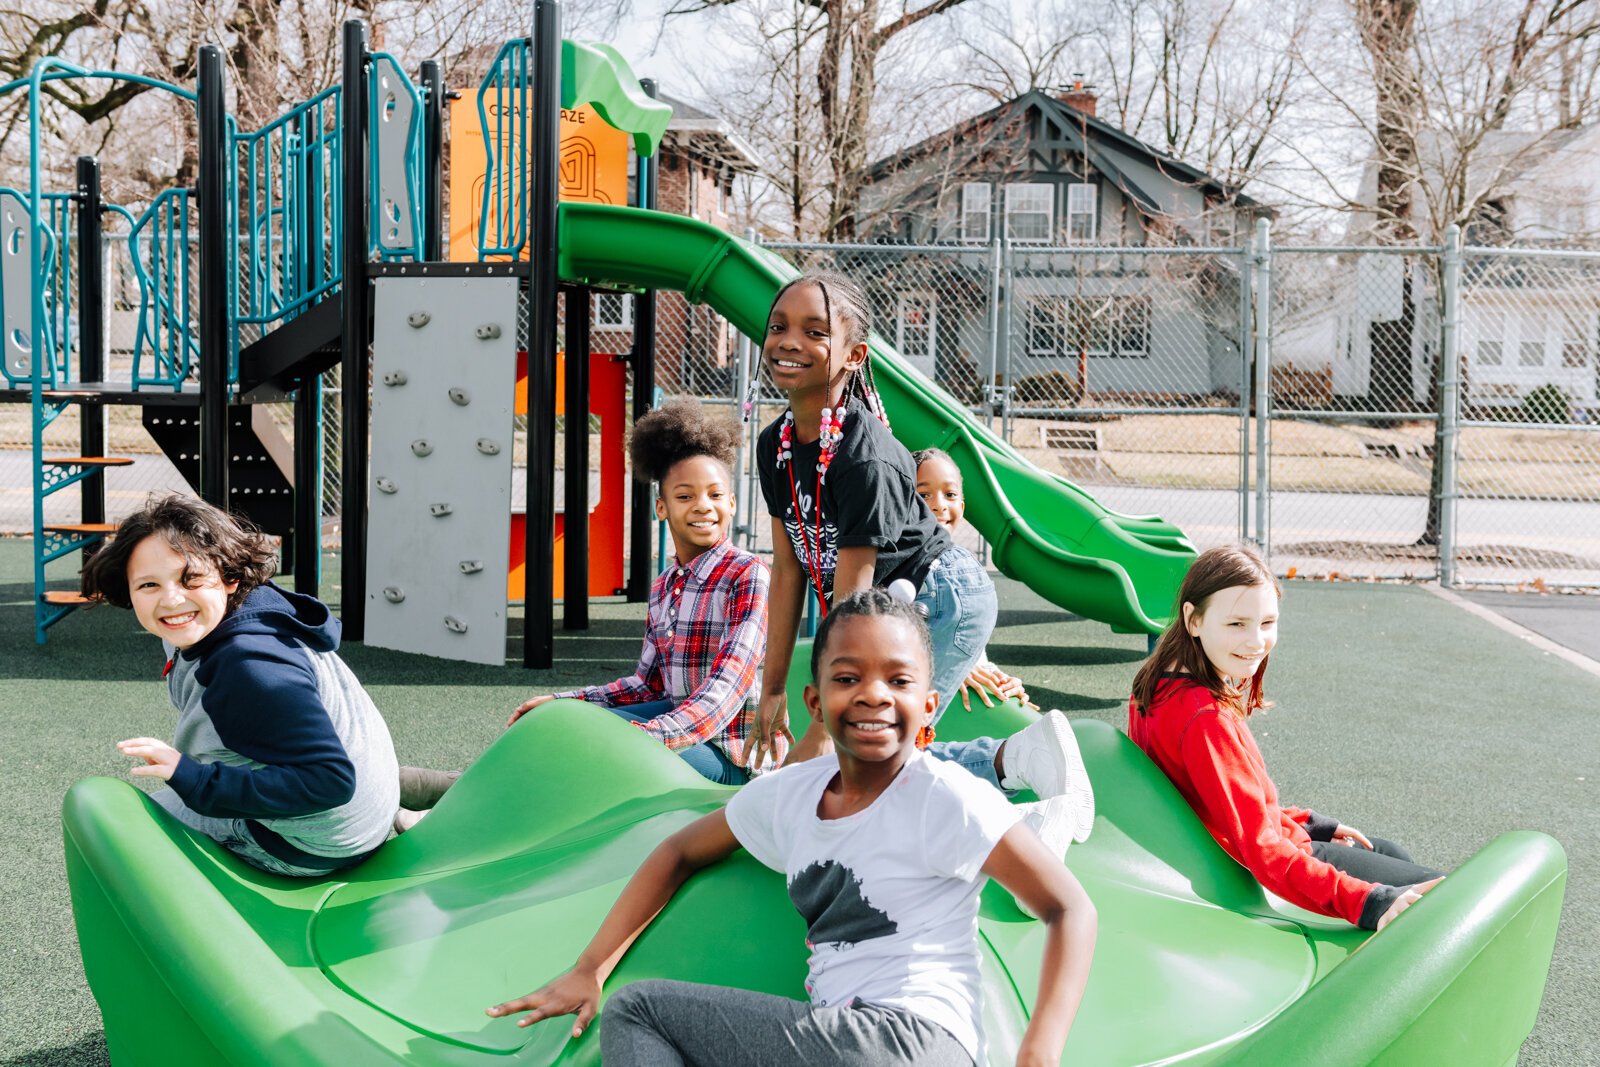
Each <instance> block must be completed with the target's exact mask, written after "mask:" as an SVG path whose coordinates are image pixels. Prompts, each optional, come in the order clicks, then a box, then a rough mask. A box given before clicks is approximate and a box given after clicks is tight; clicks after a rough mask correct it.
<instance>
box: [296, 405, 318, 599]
mask: <svg viewBox="0 0 1600 1067" xmlns="http://www.w3.org/2000/svg"><path fill="white" fill-rule="evenodd" d="M293 530H294V533H293V538H294V542H293V546H292V551H293V553H294V556H293V560H292V562H293V566H294V590H295V592H297V593H306V594H308V595H310V596H316V595H317V594H318V586H320V585H321V583H322V377H321V375H315V374H314V375H311V376H310V377H308V378H306V380H305V381H303V382H301V383H300V388H299V389H297V390H295V394H294V526H293Z"/></svg>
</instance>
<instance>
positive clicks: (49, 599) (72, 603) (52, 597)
mask: <svg viewBox="0 0 1600 1067" xmlns="http://www.w3.org/2000/svg"><path fill="white" fill-rule="evenodd" d="M39 599H40V600H42V601H43V602H44V603H46V604H49V605H51V606H52V607H60V608H69V607H82V606H83V605H84V604H92V603H94V601H92V600H90V599H89V598H88V597H86V596H84V595H83V594H82V593H73V592H70V591H68V590H66V589H49V590H46V591H45V592H43V593H41V594H39Z"/></svg>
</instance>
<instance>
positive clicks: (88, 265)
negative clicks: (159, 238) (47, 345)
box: [78, 156, 106, 522]
mask: <svg viewBox="0 0 1600 1067" xmlns="http://www.w3.org/2000/svg"><path fill="white" fill-rule="evenodd" d="M100 212H101V203H100V164H99V163H98V162H97V161H96V160H95V158H94V157H93V156H79V157H78V380H79V381H80V382H99V381H103V380H104V379H105V376H106V320H105V306H106V305H105V249H104V247H103V246H102V245H101V243H100ZM78 419H79V422H78V430H79V436H80V440H81V446H82V447H81V451H79V453H78V455H80V456H103V455H105V454H106V409H105V405H103V404H99V403H93V402H91V403H84V404H82V405H80V406H79V408H78ZM81 491H82V493H83V504H82V509H83V510H82V515H83V521H84V522H105V521H106V479H105V474H104V472H101V473H98V474H96V475H95V476H93V477H90V478H85V479H84V480H83V484H82V487H81Z"/></svg>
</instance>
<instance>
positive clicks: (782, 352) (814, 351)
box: [761, 284, 867, 401]
mask: <svg viewBox="0 0 1600 1067" xmlns="http://www.w3.org/2000/svg"><path fill="white" fill-rule="evenodd" d="M828 312H829V307H828V303H827V300H826V299H825V298H824V296H823V293H822V288H821V287H820V286H818V285H814V284H810V285H808V284H800V285H794V286H791V287H790V288H788V289H786V290H784V292H783V295H782V296H780V297H778V300H777V303H775V304H773V305H772V314H771V315H770V316H769V317H768V318H767V336H766V340H765V341H764V342H763V344H762V346H761V357H762V359H763V361H764V362H765V363H766V365H767V372H768V373H769V374H771V375H772V384H773V385H775V386H777V387H778V388H779V389H781V390H783V391H784V392H786V393H790V394H793V393H795V392H804V391H807V390H813V389H825V390H831V387H832V385H833V383H834V381H835V380H836V379H838V377H839V376H840V375H841V374H842V373H843V372H844V371H845V370H846V369H847V368H848V369H854V368H855V367H858V366H860V365H861V362H862V361H863V360H865V359H866V358H867V346H866V343H865V342H862V343H861V344H858V345H856V346H854V347H853V348H852V347H851V346H850V343H849V340H848V338H847V331H846V328H845V323H844V322H843V317H842V315H841V314H840V310H839V309H838V308H834V309H833V319H832V322H831V324H830V322H829V315H828ZM831 399H832V398H831V396H830V401H831Z"/></svg>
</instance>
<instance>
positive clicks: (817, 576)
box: [785, 458, 828, 619]
mask: <svg viewBox="0 0 1600 1067" xmlns="http://www.w3.org/2000/svg"><path fill="white" fill-rule="evenodd" d="M785 465H786V466H787V467H788V468H789V499H790V501H791V502H793V504H794V521H795V525H797V526H799V527H800V547H801V548H802V549H803V550H804V551H805V554H806V572H807V573H809V574H810V575H811V584H812V585H813V586H815V587H816V590H817V609H818V610H819V611H820V612H821V613H822V617H823V618H824V619H826V618H827V617H828V598H827V597H826V596H825V595H824V594H823V592H822V471H821V470H818V471H817V496H816V504H817V556H816V561H815V562H813V561H812V558H811V541H810V540H809V539H808V538H807V537H806V520H805V516H804V515H802V514H801V513H800V492H799V490H798V489H796V488H795V483H794V460H793V458H791V459H790V460H789V462H788V463H787V464H785Z"/></svg>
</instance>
